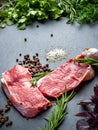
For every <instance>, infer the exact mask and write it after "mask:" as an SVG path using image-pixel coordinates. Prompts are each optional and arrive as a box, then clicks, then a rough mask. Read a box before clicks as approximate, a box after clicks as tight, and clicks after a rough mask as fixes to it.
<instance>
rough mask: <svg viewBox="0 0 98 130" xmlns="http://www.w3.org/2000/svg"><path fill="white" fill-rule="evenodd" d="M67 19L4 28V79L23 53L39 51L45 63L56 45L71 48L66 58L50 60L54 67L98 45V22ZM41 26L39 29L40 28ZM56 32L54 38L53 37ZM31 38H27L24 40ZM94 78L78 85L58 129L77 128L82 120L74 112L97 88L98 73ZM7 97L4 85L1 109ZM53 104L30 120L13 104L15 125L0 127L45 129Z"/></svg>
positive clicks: (0, 62)
mask: <svg viewBox="0 0 98 130" xmlns="http://www.w3.org/2000/svg"><path fill="white" fill-rule="evenodd" d="M66 21H67V19H65V18H62V19H61V20H59V21H47V22H45V23H37V22H35V23H34V24H33V25H31V26H28V27H27V28H26V30H17V27H16V26H10V27H6V28H5V29H0V78H1V75H2V73H3V72H4V71H5V70H7V69H9V68H11V67H13V65H15V64H16V58H20V59H21V57H19V53H22V55H24V54H27V53H29V54H30V55H31V56H33V55H34V54H35V53H36V52H38V53H39V57H40V59H41V63H42V64H43V65H44V64H46V63H48V62H47V61H46V59H45V54H46V53H47V52H48V51H49V50H51V49H53V48H58V47H60V48H64V49H66V50H67V56H66V58H65V59H64V60H62V61H58V62H55V63H49V65H50V68H51V69H54V68H56V67H58V66H59V65H61V64H63V63H64V62H65V61H66V60H67V59H68V58H70V57H75V56H76V55H78V54H79V53H81V51H82V50H83V49H84V48H89V47H95V48H98V23H95V24H92V25H82V26H81V25H79V24H77V23H75V24H73V25H68V24H66ZM36 25H39V28H37V27H36ZM51 34H53V37H51ZM24 38H27V41H26V42H25V41H24ZM97 72H98V71H97V69H96V77H95V78H94V79H93V80H92V81H88V82H85V83H82V84H81V85H80V86H79V87H78V91H77V94H76V96H75V97H74V98H73V99H72V100H71V101H70V102H69V105H68V108H67V111H68V115H67V116H66V117H65V120H64V122H63V123H62V125H61V126H60V127H59V128H58V130H76V121H77V120H78V119H79V118H77V117H75V116H74V115H75V114H76V113H78V112H80V111H81V110H82V108H81V107H80V106H78V105H77V103H79V101H80V100H83V99H88V98H90V96H91V95H93V87H94V86H95V85H96V84H98V76H97ZM6 99H7V98H6V96H5V95H4V92H3V91H2V87H1V85H0V108H2V107H4V105H5V104H6ZM52 109H53V107H52V108H50V109H48V110H47V111H44V112H42V113H41V114H39V115H38V116H37V117H36V118H33V119H29V120H27V119H26V118H23V117H22V116H21V115H20V114H19V113H18V112H17V110H16V109H15V108H14V107H12V108H11V110H10V111H9V112H8V115H9V117H10V119H11V120H12V121H13V125H12V126H9V127H8V128H7V127H6V126H5V125H4V126H3V127H0V130H38V128H39V127H41V128H43V126H44V124H45V121H44V119H43V118H44V117H46V116H49V114H50V113H51V111H52Z"/></svg>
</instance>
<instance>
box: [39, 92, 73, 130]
mask: <svg viewBox="0 0 98 130" xmlns="http://www.w3.org/2000/svg"><path fill="white" fill-rule="evenodd" d="M74 95H75V92H74V91H72V92H71V94H70V95H69V96H67V93H64V94H62V96H61V98H60V99H57V100H56V102H55V104H56V105H55V108H54V110H53V111H52V112H51V114H50V116H49V117H47V118H45V120H46V121H47V122H48V126H47V125H46V124H45V126H44V128H43V129H41V128H40V129H39V130H57V127H58V126H59V125H60V124H61V123H62V122H63V120H64V117H65V116H66V114H67V112H66V109H67V105H68V102H69V101H70V100H71V99H72V98H73V97H74Z"/></svg>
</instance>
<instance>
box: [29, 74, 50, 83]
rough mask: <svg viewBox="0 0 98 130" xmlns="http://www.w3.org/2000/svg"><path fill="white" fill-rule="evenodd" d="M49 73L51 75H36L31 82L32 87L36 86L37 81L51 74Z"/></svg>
mask: <svg viewBox="0 0 98 130" xmlns="http://www.w3.org/2000/svg"><path fill="white" fill-rule="evenodd" d="M49 73H50V72H49V71H46V72H41V73H36V74H35V75H34V76H33V78H32V81H31V82H32V85H36V83H37V81H38V80H39V79H40V78H42V77H44V76H46V75H47V74H49Z"/></svg>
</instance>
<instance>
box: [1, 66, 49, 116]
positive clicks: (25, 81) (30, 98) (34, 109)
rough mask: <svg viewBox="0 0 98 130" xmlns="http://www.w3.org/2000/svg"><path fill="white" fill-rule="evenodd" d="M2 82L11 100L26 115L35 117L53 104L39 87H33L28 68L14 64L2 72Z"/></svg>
mask: <svg viewBox="0 0 98 130" xmlns="http://www.w3.org/2000/svg"><path fill="white" fill-rule="evenodd" d="M1 82H2V86H3V89H4V91H5V93H6V95H7V96H8V98H9V99H10V101H11V102H12V103H13V105H14V106H15V107H16V109H17V110H18V111H19V112H20V113H21V114H22V115H23V116H25V117H34V116H36V115H37V114H38V113H39V112H40V111H42V110H44V109H46V108H47V107H48V106H51V103H50V101H49V100H47V99H46V98H45V97H44V96H43V95H42V93H41V92H40V91H39V89H38V88H35V87H34V86H33V87H31V74H30V72H29V71H28V69H27V68H24V67H22V66H20V65H16V66H14V67H13V68H12V69H10V70H8V71H5V72H4V73H3V74H2V79H1Z"/></svg>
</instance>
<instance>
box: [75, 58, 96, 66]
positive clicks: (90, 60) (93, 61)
mask: <svg viewBox="0 0 98 130" xmlns="http://www.w3.org/2000/svg"><path fill="white" fill-rule="evenodd" d="M75 60H76V61H77V62H80V63H85V64H90V65H94V66H98V60H96V59H93V58H81V59H75Z"/></svg>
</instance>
